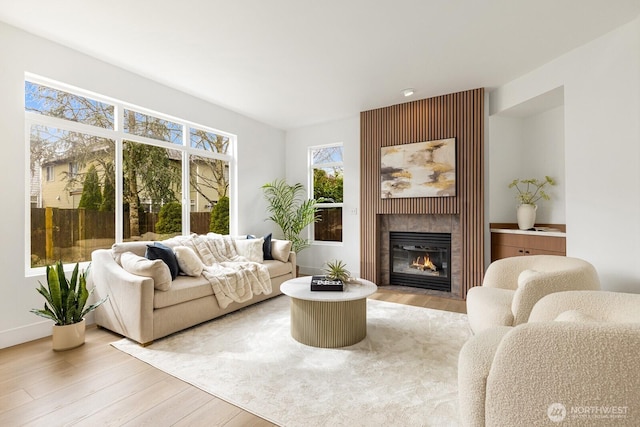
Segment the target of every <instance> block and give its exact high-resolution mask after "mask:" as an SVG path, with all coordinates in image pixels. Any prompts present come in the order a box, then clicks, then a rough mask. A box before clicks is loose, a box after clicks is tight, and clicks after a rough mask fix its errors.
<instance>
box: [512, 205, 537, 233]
mask: <svg viewBox="0 0 640 427" xmlns="http://www.w3.org/2000/svg"><path fill="white" fill-rule="evenodd" d="M536 210H538V206H537V205H531V204H522V205H519V206H518V212H517V217H518V228H519V229H520V230H528V229H530V228H531V227H533V225H534V224H535V223H536Z"/></svg>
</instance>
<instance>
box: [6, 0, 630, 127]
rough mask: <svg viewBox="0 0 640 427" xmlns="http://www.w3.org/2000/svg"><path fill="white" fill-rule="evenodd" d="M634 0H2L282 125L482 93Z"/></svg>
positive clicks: (578, 41) (24, 14) (92, 50)
mask: <svg viewBox="0 0 640 427" xmlns="http://www.w3.org/2000/svg"><path fill="white" fill-rule="evenodd" d="M639 14H640V0H319V1H312V0H270V1H267V0H228V1H219V0H181V1H175V0H109V1H97V0H93V1H87V0H56V1H51V0H19V1H18V0H0V21H4V22H6V23H8V24H11V25H14V26H16V27H20V28H23V29H25V30H27V31H29V32H32V33H35V34H37V35H40V36H42V37H45V38H48V39H51V40H54V41H57V42H59V43H61V44H64V45H67V46H70V47H72V48H74V49H77V50H79V51H81V52H84V53H87V54H89V55H92V56H95V57H97V58H100V59H102V60H104V61H107V62H110V63H113V64H115V65H118V66H120V67H122V68H125V69H127V70H130V71H133V72H135V73H138V74H140V75H143V76H145V77H148V78H150V79H153V80H156V81H158V82H161V83H163V84H166V85H168V86H171V87H174V88H176V89H179V90H182V91H184V92H187V93H190V94H192V95H195V96H198V97H200V98H203V99H205V100H207V101H210V102H213V103H215V104H218V105H221V106H223V107H227V108H229V109H231V110H234V111H237V112H239V113H242V114H244V115H246V116H249V117H252V118H254V119H257V120H260V121H262V122H265V123H268V124H270V125H272V126H275V127H278V128H281V129H291V128H295V127H300V126H306V125H310V124H314V123H321V122H326V121H330V120H335V119H340V118H345V117H350V116H354V115H357V114H358V113H359V112H360V111H365V110H369V109H373V108H379V107H384V106H387V105H392V104H398V103H401V102H406V101H407V100H408V99H406V98H404V97H403V96H402V95H401V93H400V92H401V90H402V89H404V88H407V87H412V88H415V89H416V93H415V95H414V96H413V97H412V98H409V100H413V99H421V98H428V97H431V96H437V95H442V94H446V93H452V92H457V91H462V90H467V89H474V88H478V87H485V88H487V89H488V90H491V88H495V87H498V86H500V85H502V84H504V83H506V82H508V81H511V80H513V79H515V78H517V77H519V76H521V75H523V74H525V73H527V72H528V71H531V70H532V69H534V68H536V67H538V66H540V65H542V64H544V63H546V62H549V61H550V60H552V59H554V58H556V57H558V56H560V55H562V54H563V53H565V52H568V51H570V50H572V49H574V48H576V47H578V46H580V45H582V44H584V43H586V42H588V41H590V40H592V39H594V38H597V37H598V36H600V35H602V34H604V33H606V32H608V31H610V30H612V29H614V28H616V27H618V26H620V25H622V24H624V23H626V22H629V21H631V20H633V19H634V18H636V17H637V16H638V15H639Z"/></svg>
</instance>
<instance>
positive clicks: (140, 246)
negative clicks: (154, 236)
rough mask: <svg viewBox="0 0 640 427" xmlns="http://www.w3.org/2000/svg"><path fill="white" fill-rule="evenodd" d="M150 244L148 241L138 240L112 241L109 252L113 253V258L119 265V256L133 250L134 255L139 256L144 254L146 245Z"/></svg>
mask: <svg viewBox="0 0 640 427" xmlns="http://www.w3.org/2000/svg"><path fill="white" fill-rule="evenodd" d="M148 244H151V242H150V241H146V240H145V241H138V242H122V243H114V244H113V245H112V246H111V254H112V255H113V259H115V260H116V262H117V263H118V264H120V265H122V264H121V262H120V256H121V255H122V254H123V253H125V252H133V253H134V254H136V255H139V256H141V257H143V256H144V253H145V252H146V250H147V245H148Z"/></svg>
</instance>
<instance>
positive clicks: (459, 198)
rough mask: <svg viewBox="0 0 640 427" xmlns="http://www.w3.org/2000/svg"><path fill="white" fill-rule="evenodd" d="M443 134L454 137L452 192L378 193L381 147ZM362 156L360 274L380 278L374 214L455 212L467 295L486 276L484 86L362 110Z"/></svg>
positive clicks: (464, 294) (376, 227) (376, 222)
mask: <svg viewBox="0 0 640 427" xmlns="http://www.w3.org/2000/svg"><path fill="white" fill-rule="evenodd" d="M443 138H456V163H457V164H456V183H457V189H456V196H455V197H422V198H404V199H382V198H381V197H380V147H387V146H391V145H399V144H408V143H413V142H421V141H430V140H436V139H443ZM360 156H361V158H360V169H361V176H360V183H361V184H360V186H361V188H360V190H361V196H360V197H361V198H360V212H361V222H360V247H361V267H360V272H361V275H362V277H363V278H366V279H368V280H371V281H374V282H378V281H379V278H380V266H379V265H378V264H379V254H380V252H379V251H380V242H379V241H378V240H379V238H378V215H381V214H450V215H459V216H460V229H461V235H460V239H461V247H462V264H463V265H462V266H461V267H462V268H461V270H462V297H463V298H466V293H467V290H469V289H470V288H471V287H473V286H476V285H479V284H481V283H482V277H483V275H484V88H479V89H474V90H469V91H465V92H458V93H453V94H449V95H443V96H438V97H434V98H429V99H423V100H418V101H414V102H408V103H405V104H399V105H393V106H390V107H385V108H379V109H376V110H370V111H364V112H362V113H360ZM452 238H454V236H452Z"/></svg>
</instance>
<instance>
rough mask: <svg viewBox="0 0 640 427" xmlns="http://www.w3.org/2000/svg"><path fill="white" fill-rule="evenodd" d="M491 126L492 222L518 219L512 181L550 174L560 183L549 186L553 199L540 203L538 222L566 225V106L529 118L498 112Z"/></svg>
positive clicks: (548, 190)
mask: <svg viewBox="0 0 640 427" xmlns="http://www.w3.org/2000/svg"><path fill="white" fill-rule="evenodd" d="M489 127H490V141H489V142H490V143H489V146H490V155H489V171H490V172H489V173H490V180H489V182H490V189H489V193H490V194H491V197H490V201H489V204H490V221H491V222H516V206H517V204H518V202H517V200H516V198H515V195H516V191H515V189H513V188H511V189H510V188H508V186H509V183H511V181H513V180H514V179H516V178H519V179H527V178H538V179H544V177H545V175H549V176H551V177H552V178H554V179H555V180H556V182H557V185H555V186H552V187H550V186H546V187H545V192H546V193H547V194H549V196H550V197H551V200H550V201H546V200H540V201H539V202H538V203H537V205H538V210H537V214H536V223H538V224H541V223H542V224H545V223H546V224H548V223H552V224H564V223H565V221H566V218H565V203H566V201H565V197H566V196H565V187H566V185H565V184H566V182H565V181H566V180H565V158H564V106H559V107H555V108H551V109H549V110H547V111H542V112H539V113H537V114H533V115H530V116H525V117H510V116H501V115H499V114H496V115H493V116H491V117H490V119H489Z"/></svg>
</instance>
